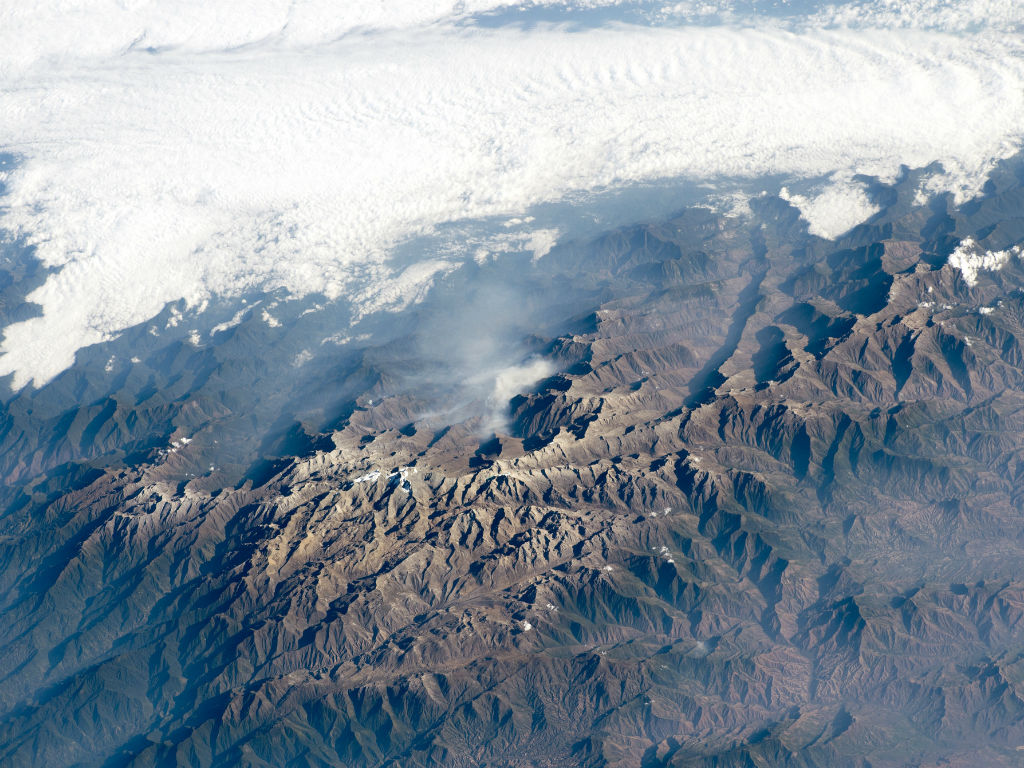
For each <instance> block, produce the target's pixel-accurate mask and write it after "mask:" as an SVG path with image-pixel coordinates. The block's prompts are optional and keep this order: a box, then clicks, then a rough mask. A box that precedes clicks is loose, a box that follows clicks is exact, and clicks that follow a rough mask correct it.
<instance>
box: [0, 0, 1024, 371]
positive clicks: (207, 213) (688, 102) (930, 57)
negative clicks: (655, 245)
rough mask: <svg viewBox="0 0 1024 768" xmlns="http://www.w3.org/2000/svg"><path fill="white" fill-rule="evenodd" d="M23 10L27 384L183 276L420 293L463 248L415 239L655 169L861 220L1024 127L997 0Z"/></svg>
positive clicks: (961, 189) (14, 31)
mask: <svg viewBox="0 0 1024 768" xmlns="http://www.w3.org/2000/svg"><path fill="white" fill-rule="evenodd" d="M995 4H996V5H998V2H996V3H995ZM5 5H7V6H9V7H0V30H3V31H2V32H0V151H7V152H10V153H13V154H15V155H16V156H17V158H18V164H17V166H16V167H15V168H14V169H13V170H10V171H9V172H7V173H6V174H5V176H4V177H2V178H0V181H2V182H4V183H5V184H6V186H7V193H6V197H5V198H4V199H3V200H2V201H0V205H2V206H3V207H2V208H0V228H3V229H6V230H7V231H9V232H11V233H13V234H14V235H16V236H19V237H22V238H24V239H25V240H26V241H28V242H29V243H31V244H33V245H34V246H35V247H36V249H37V250H36V252H37V255H38V257H39V258H41V259H42V260H43V261H44V262H45V263H46V264H47V265H48V266H51V267H57V268H59V271H57V272H55V273H54V274H53V275H52V276H51V277H50V278H49V279H48V280H47V282H46V283H45V284H44V285H43V286H41V287H40V288H39V289H38V290H36V291H35V292H34V293H33V294H32V295H31V296H30V300H31V301H33V302H35V303H38V304H39V305H41V308H42V313H43V314H42V316H41V317H38V318H34V319H32V320H29V321H26V322H22V323H18V324H15V325H12V326H10V327H8V328H7V329H5V331H4V339H3V343H2V346H0V352H2V356H0V374H6V373H13V374H14V384H15V386H16V387H20V386H23V385H25V384H28V383H35V384H36V385H40V384H42V383H44V382H45V381H47V380H49V379H50V378H52V377H53V376H54V375H56V374H57V373H59V372H60V371H61V370H63V369H65V368H66V367H68V366H69V365H71V364H72V363H73V360H74V353H75V352H76V350H78V349H80V348H81V347H83V346H85V345H87V344H91V343H95V342H98V341H101V340H104V339H108V338H110V337H111V336H112V335H116V333H117V332H118V331H120V330H123V329H124V328H126V327H129V326H130V325H133V324H135V323H138V322H142V321H144V320H146V319H148V318H150V317H152V316H153V315H155V314H157V313H158V312H159V311H160V310H161V309H162V308H163V306H164V305H165V304H166V303H167V302H169V301H174V300H177V299H180V298H184V299H186V300H187V301H188V302H190V303H192V304H198V303H200V302H202V301H203V300H204V299H205V298H207V297H209V296H211V295H222V296H231V295H237V294H238V293H240V292H241V291H245V290H261V289H272V288H281V287H283V288H287V289H288V290H290V291H292V292H294V293H298V294H302V293H309V292H323V293H326V294H327V295H328V296H333V297H337V296H346V297H351V298H352V299H353V300H355V301H357V302H358V303H359V304H360V306H361V311H372V310H374V309H376V308H387V307H389V306H401V305H403V303H405V302H408V301H410V300H413V299H414V298H415V297H416V296H417V295H418V294H419V292H421V291H422V290H423V287H424V286H425V285H427V284H429V282H430V280H431V279H432V277H433V276H434V275H436V274H437V273H438V272H441V271H444V270H445V269H446V268H447V264H446V261H445V260H444V258H441V257H439V256H438V254H430V253H428V254H424V257H423V260H422V263H419V264H415V265H413V267H409V268H408V269H406V270H404V271H403V272H400V273H395V272H394V271H393V270H392V269H391V267H389V265H388V263H387V254H388V253H389V251H390V249H392V248H393V247H394V246H395V245H396V244H398V243H401V242H403V241H406V240H408V239H409V238H411V237H415V236H417V235H421V234H428V233H430V232H432V231H433V230H434V228H435V227H437V226H438V225H441V224H444V223H446V222H454V221H465V220H474V219H480V218H483V217H490V216H506V217H509V216H517V215H522V214H523V213H525V212H527V211H528V210H529V209H530V207H531V206H534V205H537V204H539V203H545V202H550V201H557V200H561V199H566V198H567V197H571V198H572V199H574V200H575V201H577V204H579V205H583V206H585V205H586V195H587V194H588V193H591V192H596V191H600V190H608V189H615V188H619V187H623V186H628V185H630V184H636V183H644V182H649V181H654V180H663V179H670V178H680V179H689V180H695V179H696V180H700V179H707V180H718V181H719V187H720V188H721V183H722V180H724V179H737V178H738V179H744V178H745V179H755V178H757V177H760V176H763V175H767V174H784V175H787V176H790V177H794V178H815V177H820V176H829V175H831V176H832V177H833V178H834V183H832V184H830V185H826V186H825V188H823V189H822V190H821V191H820V194H818V195H817V196H797V195H794V196H793V197H792V199H793V200H794V201H796V202H797V203H798V204H799V205H800V206H801V208H802V209H803V210H804V212H805V215H806V216H807V217H808V218H809V220H810V221H811V224H812V226H814V227H815V228H816V231H819V232H821V233H822V234H836V232H834V231H833V230H835V229H836V228H837V227H839V228H844V227H847V226H849V225H851V224H854V223H856V219H857V218H858V217H859V216H863V215H868V214H870V212H871V208H870V204H869V203H868V201H867V200H866V198H864V196H863V194H861V193H860V192H858V190H857V189H856V188H855V187H851V182H850V178H851V176H852V175H853V174H855V173H867V174H871V175H878V176H882V177H890V176H892V175H894V174H895V173H896V172H897V171H898V169H899V166H900V165H901V164H908V165H912V166H923V165H926V164H928V163H931V162H933V161H936V160H938V161H941V162H942V163H943V164H944V165H945V167H946V169H947V171H948V174H947V175H946V176H945V177H943V178H941V179H937V180H935V182H934V186H935V188H936V189H941V188H946V189H952V190H954V191H956V192H958V193H959V194H961V195H970V194H972V193H973V191H974V190H975V189H977V188H978V185H979V184H980V182H981V180H982V179H983V178H984V175H985V173H986V172H987V170H988V169H989V168H990V167H991V163H992V162H993V160H994V159H995V158H998V157H1004V156H1008V155H1010V154H1012V153H1013V152H1015V151H1017V150H1018V148H1019V145H1020V142H1021V133H1022V126H1024V59H1022V56H1021V53H1022V50H1024V44H1022V41H1021V40H1020V39H1019V36H1018V35H1017V34H1016V33H1014V32H1012V31H1007V30H1008V29H1010V27H1011V26H1012V24H1014V23H1017V22H1018V21H1019V19H1016V18H1015V17H1014V16H1013V15H1012V14H1013V13H1014V9H1012V8H1010V7H1009V6H1007V7H1006V8H1005V9H1003V10H1005V13H1003V15H1002V16H999V17H998V18H997V21H998V24H996V25H995V26H993V27H985V26H982V27H980V28H975V27H977V25H974V26H973V27H971V29H972V30H973V31H965V29H964V28H963V26H962V25H960V26H958V24H959V21H957V23H953V22H948V23H947V22H944V21H943V16H942V14H945V13H946V12H947V11H948V10H949V8H950V7H952V8H953V9H954V10H955V9H957V8H959V9H961V10H962V11H963V12H964V13H968V12H971V10H972V9H973V8H975V6H977V5H978V3H977V2H965V3H962V4H956V3H952V4H950V3H943V4H938V5H937V6H936V7H937V10H936V9H932V11H929V10H928V7H929V4H928V3H926V2H924V1H923V0H920V1H915V2H913V3H905V4H904V5H905V6H906V9H907V10H908V12H912V13H910V15H907V14H904V15H903V16H900V13H899V11H900V7H902V6H899V5H898V4H894V3H892V2H889V3H885V2H882V3H875V4H863V3H861V4H856V5H850V6H844V8H845V9H846V10H845V11H844V13H846V14H847V15H848V16H850V17H851V18H854V19H862V20H865V19H866V20H867V22H872V19H873V18H874V17H873V16H872V14H875V16H878V18H882V15H884V14H883V12H884V13H887V14H888V15H887V16H884V20H885V23H886V24H888V25H889V26H891V27H892V28H891V29H885V28H879V27H877V26H872V23H873V22H872V23H864V24H861V25H859V26H843V27H829V26H827V25H826V24H825V22H824V21H820V19H821V18H825V19H826V21H827V18H826V17H824V16H822V14H824V13H826V12H827V11H828V12H830V11H829V9H828V8H826V9H825V10H823V11H821V12H820V13H819V14H817V15H816V16H811V17H806V18H804V19H802V20H801V21H800V23H799V24H797V23H789V22H786V23H783V22H780V21H778V20H776V21H771V22H769V21H764V22H761V23H748V24H738V23H729V24H711V25H699V26H687V25H680V24H674V25H662V26H643V25H635V24H633V25H629V24H617V23H605V24H604V25H600V26H592V27H590V28H579V27H572V28H569V27H566V26H560V25H550V24H547V25H537V26H532V27H529V28H525V27H524V26H523V25H514V26H513V25H509V26H497V27H492V28H481V27H477V26H474V25H472V24H466V23H465V18H464V17H465V15H466V14H472V13H481V12H484V11H487V10H493V9H495V8H501V7H504V6H505V5H506V4H503V3H496V2H487V0H479V2H477V3H472V2H471V3H455V2H440V1H438V2H432V3H431V2H427V3H423V2H415V3H414V2H411V0H410V1H409V2H393V3H390V4H388V3H382V4H381V3H378V4H361V3H356V4H353V5H354V6H357V7H356V8H355V9H353V10H345V11H340V12H339V11H336V10H335V9H334V5H335V4H333V3H331V4H328V3H311V4H302V5H303V9H302V11H301V13H299V12H296V11H294V10H290V9H291V8H292V6H291V4H290V3H285V2H277V0H258V1H257V2H247V3H240V2H228V3H218V4H216V6H215V7H213V8H210V7H207V5H206V4H200V3H191V2H184V0H177V1H176V2H162V3H160V4H155V3H138V4H136V6H135V7H134V8H133V9H131V10H128V11H126V10H124V7H125V4H122V3H113V2H92V3H80V4H77V5H76V8H77V10H75V11H74V12H68V11H66V10H65V8H64V4H59V5H58V4H56V3H54V4H46V3H43V4H31V6H32V7H31V8H29V6H28V5H25V4H18V5H15V4H13V3H7V4H5ZM37 5H43V6H44V7H42V8H40V7H37ZM530 5H535V4H533V3H531V4H530ZM932 5H936V4H932ZM358 6H365V7H364V8H358ZM456 6H457V7H458V8H459V14H461V15H460V16H456V15H455V10H454V9H455V8H456ZM1000 7H1001V6H1000ZM858 8H859V9H860V10H859V11H857V9H858ZM832 11H835V8H833V9H832ZM855 11H856V13H855ZM69 13H71V16H69V15H68V14H69ZM857 13H859V14H860V15H859V16H858V15H857ZM928 13H931V14H932V15H931V16H928V17H927V18H929V19H931V20H932V22H933V23H930V24H926V23H922V22H921V19H922V18H925V17H926V16H927V14H928ZM1016 13H1018V14H1020V13H1022V12H1019V11H1017V12H1016ZM880 14H881V15H880ZM947 15H948V14H947ZM69 18H73V19H74V23H68V19H69ZM962 18H963V16H962V15H961V16H955V19H954V20H958V19H962ZM58 19H63V20H64V23H61V24H59V23H57V20H58ZM460 20H461V22H462V23H456V22H459V21H460ZM901 20H902V21H901ZM904 22H906V23H904ZM844 23H847V24H849V23H850V22H849V19H847V20H846V21H845V22H844ZM944 25H945V26H944ZM55 30H56V31H55ZM847 204H850V205H853V207H855V208H856V209H857V216H852V217H851V216H850V215H849V214H848V213H847V214H844V212H843V211H840V210H838V209H837V206H839V207H843V206H847ZM639 215H642V212H638V216H639ZM525 221H526V220H524V222H525ZM520 229H521V232H522V234H523V237H524V238H529V236H530V231H529V226H528V224H527V223H523V224H522V226H521V228H520ZM502 236H503V237H507V236H508V233H507V232H505V233H504V234H503V235H502ZM546 237H547V238H548V239H550V235H547V236H546Z"/></svg>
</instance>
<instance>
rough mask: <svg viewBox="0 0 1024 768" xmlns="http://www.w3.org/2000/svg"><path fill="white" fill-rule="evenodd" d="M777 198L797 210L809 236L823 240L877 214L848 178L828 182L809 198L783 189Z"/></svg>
mask: <svg viewBox="0 0 1024 768" xmlns="http://www.w3.org/2000/svg"><path fill="white" fill-rule="evenodd" d="M781 196H782V198H783V199H785V200H788V201H789V202H790V203H792V204H793V205H795V206H796V207H797V208H799V209H800V214H801V216H802V217H803V218H804V220H805V221H806V222H807V225H808V226H807V229H808V231H809V232H810V233H811V234H813V235H818V237H824V238H827V239H832V238H836V237H839V236H840V235H842V234H844V233H845V232H848V231H849V230H850V229H852V228H853V227H855V226H856V225H858V224H860V223H861V222H862V221H865V220H866V219H869V218H870V217H871V216H873V215H874V214H876V213H878V211H879V208H878V206H876V205H875V204H874V203H872V202H871V200H870V199H869V198H868V196H867V192H866V191H865V190H864V185H863V184H859V183H857V182H855V181H852V180H851V179H848V178H837V179H832V180H831V182H830V183H828V184H827V185H825V187H824V188H823V189H820V190H818V191H817V192H816V193H814V194H810V195H797V194H791V193H790V192H789V190H787V189H785V188H783V190H782V193H781Z"/></svg>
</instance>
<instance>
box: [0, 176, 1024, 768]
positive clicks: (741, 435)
mask: <svg viewBox="0 0 1024 768" xmlns="http://www.w3.org/2000/svg"><path fill="white" fill-rule="evenodd" d="M916 184H917V179H916V177H915V176H914V174H912V173H908V174H907V176H906V178H904V179H903V180H902V181H901V182H900V183H898V184H896V185H894V186H892V187H882V186H881V185H879V186H878V187H877V188H876V189H875V190H874V192H873V194H875V196H876V198H877V199H878V200H879V201H881V202H882V203H883V204H884V207H883V210H882V212H881V213H880V214H878V215H877V216H876V217H875V218H874V219H872V220H871V221H870V222H868V223H867V224H865V225H863V226H861V227H858V228H857V229H855V230H853V231H852V232H851V233H849V234H848V235H847V236H846V237H845V238H843V239H842V240H840V241H838V242H827V241H823V240H820V239H817V238H813V237H810V236H808V235H807V234H806V230H805V228H804V225H803V224H802V222H801V221H800V220H799V219H798V215H797V212H796V211H795V210H794V209H793V208H791V207H790V206H788V204H786V203H785V202H784V201H782V200H780V199H778V198H772V197H763V198H757V199H755V200H753V201H752V202H751V206H752V213H751V215H750V216H749V217H739V218H730V217H726V216H722V215H719V214H715V213H712V212H709V211H706V210H699V209H698V210H691V211H687V212H685V213H683V214H681V215H680V216H679V217H678V218H677V219H674V220H672V221H669V222H665V223H659V224H652V225H645V226H638V227H634V228H631V229H627V230H624V231H619V232H615V233H612V234H609V235H607V236H605V237H603V238H601V239H599V240H598V241H595V242H589V243H578V244H570V245H566V246H562V247H560V248H558V249H556V250H555V251H554V252H552V253H551V254H549V255H548V256H547V257H545V259H543V260H541V262H542V263H541V265H540V266H537V267H536V269H537V270H539V272H538V273H537V275H536V276H535V277H533V278H530V279H531V280H535V281H536V285H537V286H548V288H547V289H546V290H548V292H549V294H550V295H556V294H557V292H558V291H559V290H560V289H559V281H558V280H556V279H555V278H557V277H559V276H561V277H564V278H566V279H568V278H569V277H571V276H573V275H577V276H579V285H578V286H577V287H576V288H575V289H574V290H573V291H571V292H567V293H566V303H565V306H564V311H561V312H549V313H548V314H547V315H546V318H547V319H545V321H544V322H543V323H538V324H535V325H534V327H532V335H530V336H529V337H528V338H525V337H524V340H523V341H522V348H523V349H530V350H533V351H534V352H535V353H536V354H538V355H541V356H542V357H543V358H544V359H546V360H548V361H551V363H552V365H553V366H554V370H556V373H554V375H551V376H550V377H548V378H546V379H544V380H543V381H541V382H540V383H539V384H536V385H535V386H531V387H529V388H527V389H525V390H524V391H522V392H521V393H520V394H519V395H517V396H515V397H514V398H513V399H512V400H511V402H510V403H508V408H507V411H504V410H503V411H502V420H501V421H500V425H499V426H498V427H497V428H494V425H493V423H492V420H491V417H490V416H489V412H488V407H490V406H487V405H486V404H484V405H481V404H480V402H477V403H475V404H469V405H467V404H462V405H459V406H457V407H456V406H453V405H452V404H451V402H450V400H451V399H452V397H453V396H452V394H451V390H450V389H449V390H445V389H444V388H443V387H441V386H440V385H439V384H438V382H437V381H436V380H434V379H432V378H430V377H426V376H425V377H424V378H423V380H422V381H419V382H418V381H417V375H418V374H417V372H418V371H421V370H423V366H424V365H425V362H424V359H423V355H424V353H423V351H422V350H423V347H422V345H420V344H418V343H417V339H420V337H421V336H422V334H423V333H429V332H432V331H431V330H430V329H431V328H433V326H431V324H430V322H429V320H430V312H434V311H436V312H441V311H443V307H444V306H446V303H447V302H450V301H451V296H459V297H462V298H463V299H464V300H465V301H467V302H471V301H472V295H471V294H472V293H473V291H474V290H477V289H478V288H479V286H482V285H485V284H486V281H485V278H486V277H487V275H488V274H490V273H488V270H498V271H500V270H501V269H503V268H502V267H501V266H500V265H498V264H492V265H491V266H490V267H488V266H486V265H483V266H481V265H477V266H474V267H472V270H477V272H473V274H468V273H467V274H457V275H455V276H454V277H453V279H452V280H451V281H450V282H449V283H448V284H446V285H443V286H439V287H438V288H437V289H436V292H437V295H436V297H435V299H436V300H435V301H434V303H431V302H427V303H426V304H425V305H424V307H423V308H422V309H421V310H417V311H419V312H421V313H423V314H422V315H421V316H420V317H419V318H418V319H417V320H416V321H415V322H411V323H409V324H408V325H407V326H404V330H403V332H402V333H401V334H397V335H395V336H394V337H393V338H391V339H389V340H388V342H387V344H381V345H380V346H379V347H376V348H370V349H366V350H364V351H363V352H362V353H361V355H360V357H359V359H358V360H356V361H351V360H350V361H348V362H347V363H346V365H347V366H348V367H347V368H341V367H340V364H338V365H339V367H336V368H335V369H334V374H335V377H336V380H337V381H338V382H339V387H348V389H347V390H346V393H350V394H351V397H347V396H346V397H339V398H338V402H339V403H342V405H339V406H338V408H337V409H336V410H335V411H334V412H331V413H324V414H322V416H323V418H322V419H321V422H320V426H319V427H318V428H316V429H314V428H312V427H311V426H309V422H308V421H307V422H305V423H304V424H303V425H302V426H301V427H300V426H298V425H295V426H294V427H292V428H290V429H291V431H290V432H287V434H285V436H284V437H281V438H279V439H278V440H277V442H276V443H274V445H273V447H274V451H271V452H267V451H266V449H267V445H269V443H265V444H264V446H263V452H264V455H263V456H262V458H261V459H259V460H256V459H255V458H254V459H253V463H251V464H250V465H247V468H246V469H245V471H239V472H237V473H236V475H234V476H233V475H232V474H231V472H230V470H225V469H220V470H218V469H217V468H216V467H215V468H213V469H212V470H205V469H200V471H196V468H197V467H200V468H204V467H205V465H206V464H207V463H208V461H209V457H210V456H212V455H214V453H212V452H213V451H214V450H215V449H214V448H213V447H212V446H213V440H214V439H215V436H216V435H218V434H220V435H221V436H222V437H223V436H224V434H225V433H226V431H227V428H226V427H225V426H224V425H225V424H231V423H233V422H231V421H230V418H229V417H230V411H231V408H230V404H223V403H222V404H221V405H222V407H223V411H218V412H217V413H214V414H209V413H208V414H207V415H206V416H205V417H204V419H198V420H196V421H195V422H194V423H193V427H194V431H187V430H185V429H183V428H180V427H176V429H177V431H175V432H174V433H172V434H171V435H169V436H167V437H168V438H169V439H171V440H173V441H174V443H173V444H171V445H166V444H161V445H160V446H157V445H156V443H155V438H154V439H153V440H154V442H153V445H152V446H151V447H149V448H143V449H141V450H140V452H138V453H136V454H134V455H127V453H126V452H125V451H121V452H120V453H116V455H115V454H114V453H110V452H109V451H108V452H107V454H104V452H103V451H97V452H94V454H95V455H93V456H92V457H91V458H90V459H89V460H88V461H86V458H87V457H84V456H83V457H79V458H76V459H75V460H74V461H72V462H71V463H66V464H63V465H58V466H57V468H56V469H47V468H46V467H47V466H48V465H47V464H46V462H41V463H40V464H39V467H40V468H41V469H45V471H42V472H41V473H37V474H35V475H32V474H31V473H28V472H27V471H26V472H22V473H20V474H19V475H18V476H17V478H15V479H14V480H12V482H10V483H9V484H8V485H9V487H8V489H7V495H8V497H9V499H8V502H7V507H6V510H5V511H4V512H3V515H2V517H0V561H2V562H4V563H7V564H8V565H7V566H6V567H5V568H4V569H3V570H2V571H0V616H2V617H3V621H2V622H0V650H2V652H0V763H3V764H5V765H12V766H30V765H51V766H70V765H89V766H105V767H111V768H112V767H113V766H169V765H194V766H228V765H230V766H243V765H244V766H284V765H287V766H453V767H454V766H467V767H468V766H485V765H486V766H509V767H511V766H595V767H596V766H644V767H645V768H650V767H653V766H674V767H677V768H681V767H682V766H737V767H738V766H750V765H754V766H783V765H785V766H808V767H809V766H876V767H877V766H907V765H914V766H933V765H935V766H937V765H946V766H958V765H959V766H977V765H993V766H998V765H1006V766H1015V765H1019V764H1020V760H1021V750H1024V623H1022V615H1024V575H1022V568H1021V566H1022V563H1024V517H1022V513H1021V510H1022V494H1024V482H1022V479H1024V478H1022V473H1024V346H1022V345H1024V262H1022V261H1021V259H1020V258H1019V255H1018V253H1017V251H1015V250H1014V249H1015V247H1016V246H1017V245H1018V244H1019V243H1024V187H1022V185H1021V180H1020V178H1019V177H1018V176H1017V175H1016V174H1015V173H1014V172H1012V171H1011V170H1003V171H1001V172H999V173H997V174H996V175H994V176H993V180H992V182H991V183H990V185H989V189H987V190H986V196H985V197H984V199H983V200H981V201H980V202H976V203H971V204H968V205H966V206H963V207H961V208H956V207H954V206H953V204H952V203H951V201H949V200H945V199H943V200H940V201H938V202H936V203H934V204H932V205H931V206H929V207H922V206H920V205H917V204H915V202H914V193H915V190H916ZM466 269H467V270H469V269H470V268H469V267H467V268H466ZM524 279H525V278H524ZM538 290H541V289H540V288H539V287H538ZM446 291H448V292H450V294H451V295H449V296H446V295H445V292H446ZM545 301H546V302H547V304H546V305H547V306H550V305H551V299H550V296H549V298H548V299H546V300H545ZM431 307H434V308H437V309H431ZM424 329H427V330H424ZM545 332H550V335H545ZM428 379H429V380H428ZM167 407H168V408H170V409H174V408H178V409H187V408H189V407H193V408H194V407H195V404H194V402H190V401H189V400H188V399H187V398H185V399H184V400H182V401H177V404H173V403H171V404H168V406H167ZM172 421H173V420H172ZM285 421H286V422H287V419H286V420H285ZM124 423H128V421H127V420H126V421H125V422H124ZM168 423H170V422H168ZM218 430H222V431H220V432H219V431H218ZM182 438H186V440H183V439H182ZM115 442H116V441H115ZM243 454H244V452H236V454H235V455H237V456H242V455H243ZM104 455H107V458H106V459H104V458H103V456H104ZM97 456H98V457H99V458H97ZM53 463H54V462H52V461H51V462H50V464H53ZM22 466H26V464H25V462H22Z"/></svg>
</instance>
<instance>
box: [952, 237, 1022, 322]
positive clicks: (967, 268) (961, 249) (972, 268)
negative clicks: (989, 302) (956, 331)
mask: <svg viewBox="0 0 1024 768" xmlns="http://www.w3.org/2000/svg"><path fill="white" fill-rule="evenodd" d="M1020 254H1021V247H1020V246H1016V247H1014V248H1011V249H1010V250H1008V251H981V250H979V249H978V245H977V243H975V242H974V240H973V239H972V238H967V239H966V240H964V241H963V242H962V243H960V245H958V246H957V247H956V249H955V250H954V251H953V253H951V254H950V255H949V260H948V262H947V263H948V264H949V265H950V266H951V267H953V268H954V269H959V270H960V274H961V275H962V276H963V278H964V282H965V283H967V285H968V287H970V288H973V287H974V286H976V285H977V284H978V273H979V272H981V271H982V270H985V271H986V272H998V271H999V270H1000V269H1002V268H1003V267H1005V266H1006V264H1007V262H1009V260H1010V257H1011V256H1019V255H1020ZM989 311H991V310H989ZM983 314H984V312H983Z"/></svg>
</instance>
